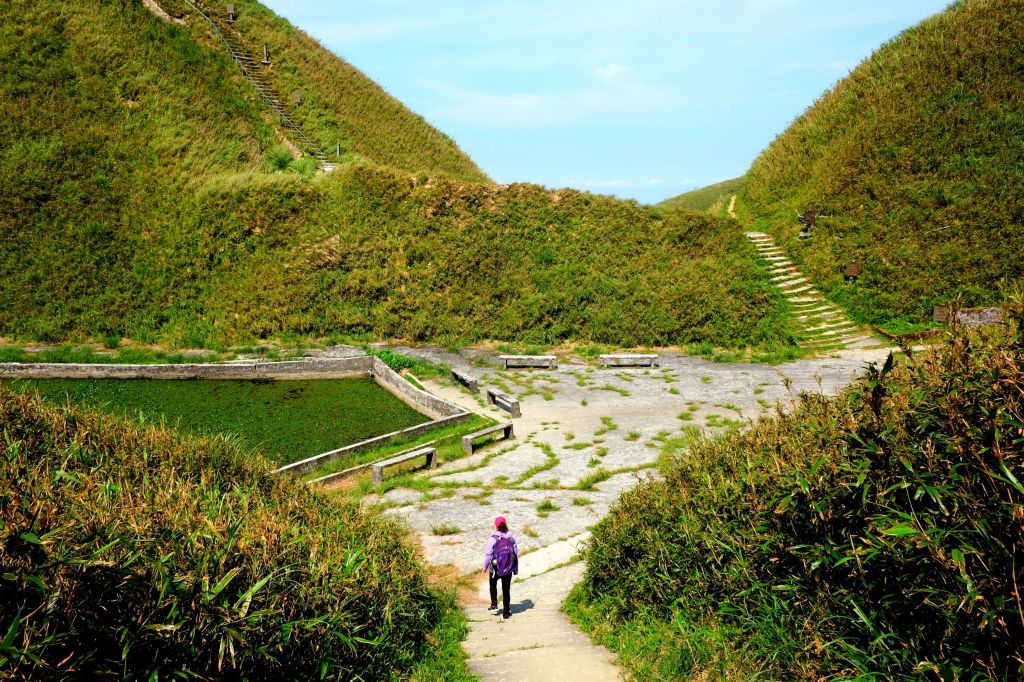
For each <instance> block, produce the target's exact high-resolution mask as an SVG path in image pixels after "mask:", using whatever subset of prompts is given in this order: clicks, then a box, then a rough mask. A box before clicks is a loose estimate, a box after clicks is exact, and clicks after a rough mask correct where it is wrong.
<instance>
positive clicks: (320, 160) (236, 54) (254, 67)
mask: <svg viewBox="0 0 1024 682" xmlns="http://www.w3.org/2000/svg"><path fill="white" fill-rule="evenodd" d="M151 2H152V4H154V5H155V4H156V3H155V0H151ZM185 3H186V4H188V5H189V6H190V7H192V9H193V10H195V11H196V13H197V14H199V16H201V17H202V18H203V19H205V20H206V22H207V23H208V24H209V25H210V27H211V28H212V29H213V31H214V33H215V34H217V36H218V37H219V38H220V39H221V41H222V42H223V43H224V46H225V47H226V48H227V49H228V52H230V53H231V58H232V59H234V60H235V63H236V64H237V65H238V67H239V69H241V71H242V75H243V76H245V78H246V80H248V81H249V84H250V85H252V87H253V88H255V89H256V92H257V93H259V95H260V97H261V98H262V99H263V101H264V103H265V104H266V105H267V106H268V107H269V108H270V110H271V111H272V112H274V113H275V114H276V115H277V118H278V120H279V121H280V124H281V127H282V128H283V129H284V131H285V135H286V136H287V137H290V138H292V139H290V140H288V139H287V137H286V142H287V144H286V146H287V147H288V148H289V149H291V150H296V149H297V150H299V151H300V152H303V153H306V154H309V155H310V156H312V157H313V158H314V159H316V162H317V166H318V167H319V168H321V169H322V170H333V169H334V166H333V165H332V164H330V163H328V162H327V155H326V154H325V153H324V151H323V150H322V149H320V147H319V146H318V145H317V144H316V143H314V142H313V140H311V139H310V137H309V136H308V135H306V132H305V131H304V130H303V129H302V128H301V127H300V126H299V125H298V124H297V123H296V122H295V121H294V118H293V116H292V112H291V111H290V109H289V107H288V105H287V104H286V103H285V100H284V98H283V97H282V96H281V94H280V93H279V92H278V91H277V89H276V88H275V87H274V86H273V85H272V84H271V83H270V80H269V74H268V70H267V69H266V68H264V67H265V64H264V62H263V61H258V60H257V59H256V58H255V57H253V56H252V54H251V53H250V52H249V50H248V49H247V48H246V47H245V45H246V40H245V37H244V36H243V35H242V34H241V32H239V31H238V30H237V29H236V28H235V27H234V24H233V23H232V22H229V21H228V20H227V18H226V17H225V16H221V13H220V12H223V11H224V10H221V11H220V12H218V11H217V10H214V9H211V8H210V7H209V6H208V5H206V3H205V2H203V0H185ZM157 7H159V6H158V5H157ZM160 11H161V12H162V10H160ZM163 13H164V14H166V12H163Z"/></svg>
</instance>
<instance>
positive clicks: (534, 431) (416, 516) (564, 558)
mask: <svg viewBox="0 0 1024 682" xmlns="http://www.w3.org/2000/svg"><path fill="white" fill-rule="evenodd" d="M394 350H396V351H398V352H400V353H403V354H406V355H412V356H416V357H421V358H423V359H426V360H429V361H431V362H436V363H443V364H447V365H450V366H452V367H456V368H459V369H461V370H463V371H464V372H465V373H467V374H469V375H471V376H475V377H478V378H479V380H480V385H481V387H496V388H499V389H501V390H503V391H505V392H506V393H510V394H512V395H513V396H515V397H517V398H518V399H519V400H520V403H521V406H522V417H518V418H515V419H513V420H512V421H513V423H514V426H515V437H514V438H513V439H512V440H509V441H502V442H497V443H494V444H492V445H489V446H487V447H485V448H483V449H481V450H478V451H477V452H476V453H474V454H473V455H470V456H466V457H462V458H459V459H456V460H453V461H449V462H444V463H442V464H441V466H440V467H439V468H437V469H433V470H430V471H424V472H421V473H419V474H418V475H417V479H418V481H417V483H418V485H417V486H416V488H415V489H413V488H405V487H397V488H394V489H392V490H389V491H387V492H386V493H384V494H382V495H379V496H378V495H371V496H369V498H368V499H367V502H371V503H372V502H377V503H381V504H383V505H385V506H386V507H387V509H386V511H385V513H386V514H388V515H392V516H395V517H397V518H402V519H405V520H406V522H407V523H408V525H409V526H410V527H411V529H412V530H413V532H414V533H416V535H417V537H418V540H419V543H420V546H421V547H422V551H423V554H424V557H425V559H426V560H427V561H428V562H430V563H432V564H435V565H437V566H439V567H440V566H445V567H449V568H448V569H447V570H448V571H451V570H452V568H451V567H454V570H455V572H457V573H459V574H462V575H466V576H470V577H471V580H472V581H473V589H472V590H465V591H464V593H463V595H464V596H463V599H462V601H463V609H464V611H465V614H466V616H467V619H468V621H469V626H470V632H469V636H468V638H467V640H466V641H465V643H464V647H465V650H466V652H467V654H468V656H469V665H470V667H471V669H472V670H473V671H474V672H475V673H476V674H478V675H480V676H482V678H483V679H485V680H507V681H518V680H523V681H527V680H528V681H530V682H544V681H546V680H551V681H554V682H574V681H575V680H580V681H587V682H595V681H596V682H600V681H602V680H614V679H618V677H619V674H620V673H619V670H618V669H617V667H616V665H615V663H614V657H613V656H612V654H611V653H610V652H608V651H607V650H606V649H604V648H602V647H600V646H598V645H596V644H594V643H592V642H591V641H590V640H589V638H588V637H586V636H585V635H584V634H582V633H581V632H580V631H579V630H578V629H577V628H576V627H575V626H574V625H573V624H572V623H571V622H570V621H569V620H568V619H567V618H566V616H565V615H564V614H562V613H561V612H560V610H559V607H560V605H561V603H562V602H563V600H564V599H565V597H566V596H567V595H568V593H569V591H570V589H571V588H572V586H573V585H574V584H576V583H577V582H579V581H580V580H581V579H582V576H583V572H584V564H583V563H582V561H581V560H580V557H579V549H580V548H581V547H584V546H585V545H586V542H587V539H588V537H589V530H590V528H591V527H592V526H594V524H596V523H597V522H598V521H599V520H600V519H601V518H603V517H604V516H605V515H606V514H607V513H608V510H609V509H610V508H611V506H612V505H613V504H615V502H616V501H617V499H618V497H619V495H620V494H621V493H622V492H623V491H625V490H627V489H629V488H632V487H633V486H636V485H639V484H641V483H642V482H643V481H644V480H645V479H648V478H650V477H653V476H657V475H658V474H657V469H656V463H657V459H658V456H659V453H660V450H661V446H662V444H663V443H664V442H665V440H666V439H668V438H672V437H679V436H680V435H681V431H682V430H683V429H684V428H686V427H688V426H697V427H702V428H704V429H705V430H706V431H708V432H713V431H716V430H718V429H720V428H722V427H723V425H724V426H728V425H730V424H735V425H739V424H741V423H744V422H745V421H746V420H748V419H757V418H758V417H759V416H760V415H762V414H768V413H771V412H773V411H774V410H775V409H776V403H777V402H779V403H781V404H782V405H783V406H786V405H788V404H789V402H790V400H791V399H792V398H793V397H794V396H796V395H797V394H798V393H799V392H801V391H808V392H824V393H830V394H831V393H835V392H836V391H838V390H839V389H840V388H841V387H843V386H845V385H846V384H847V383H848V382H849V381H850V380H851V378H852V377H854V376H855V375H857V374H859V373H860V372H861V371H862V370H863V368H864V363H865V362H869V361H874V362H879V361H881V360H884V358H885V354H886V352H887V351H884V350H877V349H875V350H845V351H838V352H836V353H835V354H834V356H833V357H828V358H818V359H814V360H801V361H798V362H794V363H789V364H785V365H777V366H769V365H752V364H725V363H715V362H710V361H707V360H704V359H698V358H691V357H688V356H685V355H682V354H678V353H668V352H665V353H661V366H660V367H657V368H653V369H622V368H619V369H616V368H610V369H604V368H600V367H597V366H595V365H593V364H587V363H585V362H584V361H583V360H579V359H573V358H563V359H560V361H559V366H558V368H557V369H555V370H501V369H497V368H496V365H497V362H495V358H494V354H491V353H489V352H486V351H475V350H464V351H462V352H461V353H458V354H456V353H450V352H447V351H442V350H439V349H431V348H408V347H395V348H394ZM425 383H426V385H427V387H428V388H429V389H430V390H431V391H433V392H434V393H436V394H438V395H441V396H443V397H444V398H447V399H449V400H452V401H454V402H457V403H459V404H461V405H463V406H464V407H467V408H471V409H474V410H476V411H478V412H481V413H484V414H488V415H491V416H494V417H495V418H498V419H507V417H508V415H507V414H506V413H504V412H501V411H499V410H497V409H496V408H494V407H493V406H491V407H487V406H484V404H483V402H482V401H481V400H480V399H479V397H478V396H476V395H472V394H470V393H469V392H468V391H466V389H464V388H462V387H461V386H459V385H456V384H454V383H452V382H451V381H449V380H448V379H447V378H440V379H435V380H429V381H426V382H425ZM787 383H788V384H789V387H788V389H787ZM679 415H685V418H682V419H681V418H680V416H679ZM544 503H548V504H544ZM542 505H543V506H542ZM499 514H500V515H503V516H505V517H507V518H508V521H509V525H510V529H511V530H512V532H513V533H514V534H515V536H516V538H517V540H518V542H519V546H520V551H521V559H520V569H521V570H520V574H519V576H517V578H516V579H515V580H514V581H513V584H512V617H511V618H510V619H509V620H508V621H505V622H502V621H500V620H499V619H498V618H497V617H496V616H494V615H491V614H490V613H488V612H487V604H488V598H487V584H486V580H485V579H484V574H483V572H482V563H483V550H484V544H485V542H486V539H487V537H488V535H489V534H490V533H491V530H492V528H493V526H492V523H493V520H494V517H495V516H497V515H499Z"/></svg>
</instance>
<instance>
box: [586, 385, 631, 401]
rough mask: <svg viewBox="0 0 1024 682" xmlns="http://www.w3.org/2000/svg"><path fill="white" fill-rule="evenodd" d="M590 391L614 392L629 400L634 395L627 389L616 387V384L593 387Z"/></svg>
mask: <svg viewBox="0 0 1024 682" xmlns="http://www.w3.org/2000/svg"><path fill="white" fill-rule="evenodd" d="M590 390H591V391H612V392H613V393H618V394H619V395H621V396H622V397H623V398H628V397H629V396H630V395H632V394H631V393H630V392H629V391H627V390H626V389H624V388H621V387H619V386H615V385H614V384H605V385H603V386H591V387H590Z"/></svg>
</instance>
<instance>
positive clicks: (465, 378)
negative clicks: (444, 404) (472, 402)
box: [452, 369, 480, 393]
mask: <svg viewBox="0 0 1024 682" xmlns="http://www.w3.org/2000/svg"><path fill="white" fill-rule="evenodd" d="M452 379H455V381H457V382H458V383H460V384H462V385H463V386H465V387H466V388H468V389H469V390H470V391H472V392H473V393H476V392H477V391H479V390H480V384H479V383H477V380H476V379H474V378H473V377H471V376H469V375H468V374H466V373H465V372H463V371H462V370H458V369H453V370H452Z"/></svg>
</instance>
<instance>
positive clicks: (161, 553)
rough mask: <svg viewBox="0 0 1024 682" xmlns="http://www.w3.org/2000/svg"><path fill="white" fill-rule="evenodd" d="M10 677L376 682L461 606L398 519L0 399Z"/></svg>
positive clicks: (141, 437)
mask: <svg viewBox="0 0 1024 682" xmlns="http://www.w3.org/2000/svg"><path fill="white" fill-rule="evenodd" d="M0 429H2V431H3V434H4V441H3V445H0V632H2V633H4V635H5V636H4V637H3V639H2V640H0V677H4V678H8V677H10V678H11V679H39V680H42V679H47V680H49V679H70V678H75V679H86V678H87V679H93V678H95V677H104V678H121V679H132V680H138V679H158V678H159V679H172V678H176V677H180V678H182V679H192V678H201V679H212V678H217V679H223V678H232V679H249V680H276V679H281V678H282V677H289V678H296V679H320V678H321V677H323V676H326V677H329V678H332V679H347V680H348V679H351V680H371V679H389V678H391V677H392V676H401V674H402V671H408V670H409V669H411V668H412V667H413V666H414V665H416V664H417V662H418V661H419V662H422V661H423V660H426V659H429V658H430V657H431V649H430V647H429V646H428V645H427V644H426V636H427V634H428V633H429V632H430V631H431V630H433V629H434V627H435V626H436V625H438V624H439V623H440V622H441V621H442V620H443V619H444V618H446V617H447V612H448V610H449V609H450V608H451V604H450V603H448V601H447V600H446V598H444V597H442V596H441V595H439V594H436V593H435V592H433V591H432V590H431V589H430V588H428V586H427V583H426V578H425V576H424V573H423V571H422V569H421V568H420V566H419V564H418V563H417V560H416V555H415V552H414V550H413V548H412V547H411V546H410V545H408V544H405V543H404V542H403V535H402V533H401V532H400V531H399V530H398V529H397V528H396V527H395V526H393V525H392V524H391V523H389V522H387V521H384V520H381V519H377V518H373V517H370V516H368V515H365V514H363V513H362V512H361V511H360V510H359V509H358V508H357V507H356V506H355V505H351V504H338V503H335V502H333V501H331V500H328V499H326V498H323V497H321V496H319V495H318V494H316V493H314V492H312V491H311V490H310V489H309V488H308V487H307V486H306V485H305V484H303V483H300V482H297V481H292V480H290V479H286V478H282V477H275V476H272V475H270V474H269V473H268V471H269V467H268V463H267V462H266V461H265V460H263V459H262V458H260V457H258V456H254V455H253V454H251V453H249V452H245V451H242V450H240V449H238V448H237V447H235V446H233V445H231V444H230V443H227V442H226V441H223V440H197V439H191V438H185V437H182V436H179V435H177V434H176V433H174V432H172V431H170V430H167V429H164V428H152V427H144V426H138V425H134V424H131V423H127V422H124V421H121V420H119V419H116V418H113V417H109V416H101V415H99V414H94V413H88V412H82V411H78V410H73V409H55V408H51V407H46V406H43V405H42V404H40V403H38V402H35V401H33V400H32V399H30V398H28V397H26V396H23V395H16V394H12V393H10V392H8V391H6V390H2V389H0Z"/></svg>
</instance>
